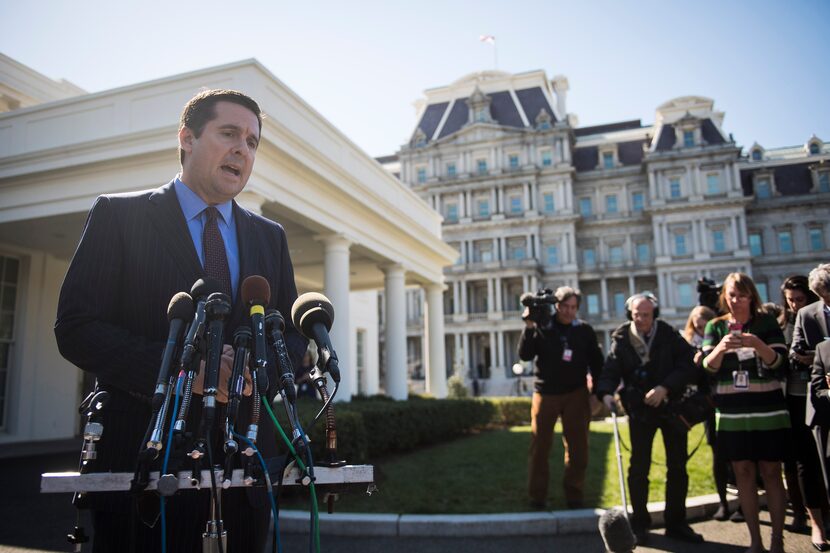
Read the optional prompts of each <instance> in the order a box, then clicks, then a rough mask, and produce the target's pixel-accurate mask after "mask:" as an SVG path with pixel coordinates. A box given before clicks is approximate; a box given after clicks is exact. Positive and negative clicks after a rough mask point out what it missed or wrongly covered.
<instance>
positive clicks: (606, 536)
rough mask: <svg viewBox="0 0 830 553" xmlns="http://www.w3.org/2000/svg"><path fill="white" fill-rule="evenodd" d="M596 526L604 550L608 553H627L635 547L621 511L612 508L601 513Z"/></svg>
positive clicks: (632, 533)
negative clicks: (603, 544)
mask: <svg viewBox="0 0 830 553" xmlns="http://www.w3.org/2000/svg"><path fill="white" fill-rule="evenodd" d="M598 526H599V533H600V536H602V541H603V542H604V543H605V549H606V550H607V551H609V552H610V553H629V552H630V551H632V550H633V549H634V548H635V547H636V545H637V540H636V538H635V537H634V532H632V531H631V525H630V524H629V522H628V517H626V516H625V512H624V511H623V510H622V509H619V508H617V507H614V508H613V509H608V510H607V511H605V512H604V513H602V515H600V517H599V523H598Z"/></svg>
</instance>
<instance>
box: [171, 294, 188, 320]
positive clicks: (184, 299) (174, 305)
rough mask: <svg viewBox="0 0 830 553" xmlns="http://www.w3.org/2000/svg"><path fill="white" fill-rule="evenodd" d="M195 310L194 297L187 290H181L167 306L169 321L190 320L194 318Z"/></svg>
mask: <svg viewBox="0 0 830 553" xmlns="http://www.w3.org/2000/svg"><path fill="white" fill-rule="evenodd" d="M193 311H194V307H193V298H191V297H190V294H188V293H187V292H179V293H178V294H176V295H175V296H173V297H172V298H170V304H169V305H168V306H167V321H168V322H169V321H172V320H173V319H181V320H183V321H189V320H191V319H192V318H193Z"/></svg>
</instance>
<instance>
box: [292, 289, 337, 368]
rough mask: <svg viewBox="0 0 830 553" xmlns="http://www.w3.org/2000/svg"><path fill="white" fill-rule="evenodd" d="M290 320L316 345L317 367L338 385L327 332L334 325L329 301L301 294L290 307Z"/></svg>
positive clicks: (335, 354) (311, 293)
mask: <svg viewBox="0 0 830 553" xmlns="http://www.w3.org/2000/svg"><path fill="white" fill-rule="evenodd" d="M291 320H292V321H293V322H294V326H295V327H297V329H298V330H299V331H300V332H301V333H302V335H303V336H305V337H306V338H308V339H309V340H314V343H315V344H317V355H318V358H317V367H318V368H319V369H320V370H321V371H323V372H328V373H329V374H330V375H331V378H332V380H334V382H335V383H339V382H340V367H339V366H338V362H337V353H336V352H335V351H334V348H333V347H332V346H331V340H330V339H329V330H331V325H332V323H334V307H333V306H332V304H331V302H330V301H329V299H328V298H327V297H326V296H324V295H323V294H317V293H315V292H308V293H305V294H303V295H302V296H300V297H299V298H297V301H295V302H294V305H293V306H292V307H291Z"/></svg>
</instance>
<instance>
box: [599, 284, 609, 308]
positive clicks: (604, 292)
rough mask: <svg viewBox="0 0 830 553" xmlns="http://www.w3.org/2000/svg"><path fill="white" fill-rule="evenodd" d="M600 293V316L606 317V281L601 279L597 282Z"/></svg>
mask: <svg viewBox="0 0 830 553" xmlns="http://www.w3.org/2000/svg"><path fill="white" fill-rule="evenodd" d="M599 285H600V292H601V293H602V316H603V317H607V316H608V281H607V280H605V279H604V278H601V279H600V281H599Z"/></svg>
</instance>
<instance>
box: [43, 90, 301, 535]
mask: <svg viewBox="0 0 830 553" xmlns="http://www.w3.org/2000/svg"><path fill="white" fill-rule="evenodd" d="M261 130H262V114H261V111H260V109H259V106H258V105H257V104H256V102H254V100H252V99H251V98H249V97H248V96H245V95H244V94H242V93H239V92H236V91H230V90H208V91H204V92H202V93H200V94H198V95H197V96H195V97H194V98H193V99H191V100H190V101H189V102H188V104H187V105H186V106H185V108H184V111H183V112H182V116H181V121H180V125H179V133H178V138H179V148H180V159H181V163H182V172H181V174H180V175H179V176H177V177H176V178H175V179H174V180H173V181H172V182H170V183H169V184H167V185H165V186H162V187H161V188H158V189H156V190H152V191H145V192H137V193H132V194H113V195H104V196H101V197H99V198H98V199H97V200H96V201H95V204H94V205H93V207H92V210H91V211H90V213H89V216H88V218H87V222H86V226H85V228H84V232H83V235H82V236H81V241H80V244H79V245H78V249H77V250H76V252H75V255H74V257H73V259H72V262H71V264H70V267H69V271H68V272H67V275H66V279H65V280H64V283H63V287H62V289H61V295H60V301H59V305H58V316H57V322H56V324H55V335H56V338H57V342H58V347H59V348H60V351H61V354H62V355H63V356H64V357H66V358H67V359H68V360H69V361H71V362H72V363H74V364H75V365H77V366H78V367H80V368H81V369H83V370H85V371H89V372H90V373H92V374H94V375H95V377H96V388H97V389H99V390H106V391H108V392H109V394H110V401H109V403H108V404H107V405H106V407H105V408H104V411H103V413H102V417H103V421H102V422H103V425H104V433H103V436H102V438H101V441H100V442H99V446H98V459H97V460H96V461H95V464H94V465H93V467H92V470H93V471H95V472H102V471H113V472H132V471H133V470H134V469H135V465H136V458H137V452H138V450H139V447H140V446H141V441H142V437H143V435H144V431H145V430H146V428H147V425H148V423H149V419H150V397H151V396H152V394H153V389H154V385H155V380H156V376H157V374H158V367H159V363H160V359H161V353H162V350H163V348H164V342H165V340H166V337H167V329H168V322H167V318H166V308H167V305H168V303H169V301H170V298H171V297H172V296H173V295H174V294H176V293H177V292H180V291H189V290H190V288H191V286H192V285H193V283H194V282H195V281H196V280H197V279H199V278H205V277H211V278H214V279H217V280H218V281H219V282H220V283H222V285H223V287H224V288H225V290H226V292H227V293H228V294H229V295H230V297H231V298H232V305H233V310H232V312H231V314H230V316H229V317H228V319H227V320H226V323H225V330H226V332H225V344H226V345H225V349H224V352H223V357H222V363H221V375H220V379H219V380H220V388H221V389H220V391H219V397H220V398H221V397H223V396H224V397H226V394H227V380H228V376H229V375H230V372H231V367H232V362H233V350H232V348H231V347H230V346H228V345H227V344H229V343H230V342H231V340H230V337H231V335H232V333H233V331H234V330H235V329H236V328H238V327H240V326H242V325H246V324H250V323H249V318H248V312H247V308H246V306H244V305H242V301H241V299H240V290H239V288H240V282H241V281H242V280H244V278H245V277H248V276H250V275H261V276H263V277H265V278H266V279H267V280H268V281H269V283H270V286H271V302H270V305H269V306H268V307H275V308H277V309H278V310H279V311H280V312H281V313H283V314H284V315H287V314H288V313H289V311H290V309H291V305H292V303H293V301H294V300H295V299H296V297H297V291H296V286H295V284H294V272H293V268H292V265H291V259H290V257H289V252H288V245H287V241H286V236H285V232H284V230H283V228H282V227H281V226H280V225H279V224H277V223H275V222H273V221H270V220H268V219H265V218H263V217H260V216H258V215H256V214H253V213H251V212H249V211H247V210H245V209H243V208H242V207H240V206H239V205H238V204H237V203H236V202H235V201H234V198H235V197H236V195H237V194H239V193H240V192H241V191H242V189H243V188H244V187H245V184H246V183H247V181H248V177H249V176H250V174H251V170H252V168H253V164H254V159H255V156H256V151H257V147H258V145H259V140H260V133H261ZM289 321H290V317H286V323H287V325H288V327H287V328H286V342H287V344H288V347H289V353H290V355H291V357H292V361H294V363H295V365H296V363H297V362H298V360H299V359H300V358H301V356H302V353H303V351H304V350H305V340H304V339H303V338H302V337H301V336H299V334H298V333H297V332H296V330H295V329H294V328H293V326H292V325H291V323H290V322H289ZM274 366H275V363H273V362H271V363H270V364H269V373H270V374H269V382H270V384H271V388H270V389H269V392H268V393H269V398H270V397H273V395H274V394H275V393H276V386H275V383H276V381H277V379H276V374H275V371H274ZM200 374H204V371H200ZM201 388H202V382H201V380H200V381H197V382H196V383H195V385H194V390H195V391H197V392H199V391H201ZM250 409H251V405H250V399H245V400H244V401H243V403H242V407H241V409H240V419H241V420H240V421H239V425H238V426H239V427H240V430H241V429H242V428H245V427H246V426H247V424H248V420H249V413H250ZM200 414H201V401H197V400H196V398H194V402H193V405H192V407H191V416H190V418H189V421H188V428H197V427H198V420H199V417H200ZM221 416H222V411H221V409H220V415H219V417H217V419H219V418H221ZM243 425H245V426H243ZM215 426H217V427H218V426H219V425H218V424H216V425H215ZM275 435H276V429H275V428H274V427H273V425H272V423H271V422H270V420H268V418H267V417H263V418H261V419H260V429H259V442H258V447H259V449H260V451H261V452H262V454H263V456H264V457H265V458H266V459H267V458H269V457H275V456H276V455H277V444H276V438H275ZM212 443H213V444H215V445H214V447H213V451H214V462H221V458H220V455H221V446H220V444H221V435H220V430H219V429H218V428H214V435H213V440H212ZM217 459H219V460H218V461H217ZM142 505H143V507H142V509H141V515H139V511H138V510H137V508H136V504H135V501H134V500H133V499H132V498H131V497H130V496H129V495H128V494H127V493H126V492H123V493H122V492H118V493H106V494H92V497H90V507H91V509H92V514H93V525H94V530H95V535H94V544H93V551H156V550H159V548H160V543H161V536H160V530H159V526H160V525H159V524H155V527H154V528H150V527H148V526H147V525H146V524H144V523H142V520H141V519H144V520H145V521H146V520H148V519H149V520H150V521H152V520H153V516H152V514H153V513H152V508H151V509H150V510H149V511H150V514H149V515H148V512H147V509H146V506H147V502H142ZM208 505H209V503H208V494H207V492H206V491H200V492H194V491H184V492H180V493H178V494H177V495H176V496H174V497H173V498H171V499H170V500H169V501H168V509H167V521H168V528H169V530H168V532H167V543H168V546H169V550H170V551H201V541H202V540H201V533H202V531H203V530H204V525H205V521H206V520H207V518H208ZM223 514H224V517H223V518H224V521H225V528H226V529H227V531H228V550H229V551H258V550H261V548H262V544H263V543H264V540H265V536H266V531H267V528H268V520H269V509H268V501H267V499H266V498H265V496H264V493H263V492H262V490H242V489H239V488H236V489H231V490H227V491H225V492H224V493H223Z"/></svg>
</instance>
